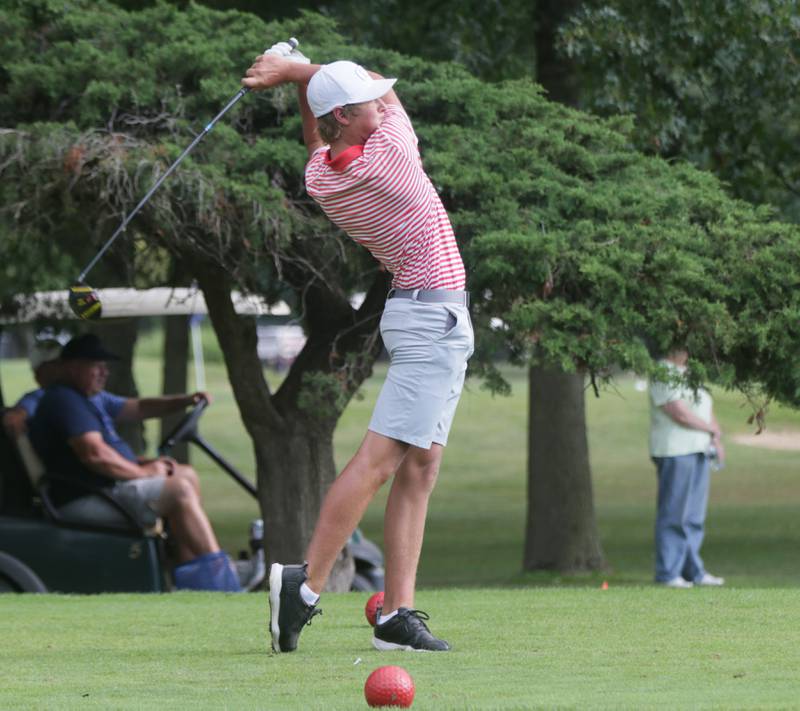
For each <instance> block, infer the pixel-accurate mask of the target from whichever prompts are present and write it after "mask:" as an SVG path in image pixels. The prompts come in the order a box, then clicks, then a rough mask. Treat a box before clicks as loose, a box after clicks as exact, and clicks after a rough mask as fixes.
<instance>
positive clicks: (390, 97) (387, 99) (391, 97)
mask: <svg viewBox="0 0 800 711" xmlns="http://www.w3.org/2000/svg"><path fill="white" fill-rule="evenodd" d="M367 73H368V74H369V75H370V76H371V77H372V78H373V79H383V78H384V77H383V76H381V75H380V74H378V72H371V71H369V70H367ZM381 99H382V100H383V103H384V104H395V105H397V106H399V107H400V108H402V107H403V104H402V103H400V99H399V98H398V97H397V94H395V92H394V89H389V93H388V94H385V95H384V96H382V97H381Z"/></svg>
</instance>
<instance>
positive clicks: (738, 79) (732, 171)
mask: <svg viewBox="0 0 800 711" xmlns="http://www.w3.org/2000/svg"><path fill="white" fill-rule="evenodd" d="M561 39H562V47H563V50H564V52H565V54H566V55H567V56H568V57H569V58H570V60H571V61H572V62H573V64H574V66H575V68H576V71H577V74H578V77H579V80H580V83H581V96H582V101H583V104H584V105H585V106H586V107H587V108H590V109H591V110H593V111H596V112H599V113H601V114H606V115H608V114H615V113H618V112H622V113H630V114H633V115H635V116H636V124H637V125H636V130H635V133H634V136H635V139H636V143H637V145H638V146H639V147H640V148H641V149H642V150H645V151H649V152H657V153H659V154H661V155H665V156H682V157H683V158H686V159H688V160H690V161H691V162H692V163H693V164H695V165H697V166H699V167H701V168H703V169H706V170H711V171H713V172H714V173H715V174H716V175H718V176H719V177H720V178H722V180H724V181H725V182H726V183H729V184H730V186H731V187H732V189H733V191H734V194H736V195H737V196H738V197H741V198H743V199H745V200H749V201H750V202H754V203H761V202H769V203H771V204H774V205H776V206H778V207H779V208H780V209H781V211H782V212H783V214H784V215H786V216H788V217H789V218H790V219H792V220H793V221H800V121H798V115H800V98H799V97H800V74H799V73H798V71H797V66H798V61H800V6H799V5H798V2H797V0H759V2H752V1H751V0H715V1H714V2H708V1H707V0H657V2H645V3H643V2H636V1H635V0H587V1H586V2H584V3H583V7H582V10H581V11H580V12H579V13H578V14H577V16H576V17H575V18H573V20H572V21H570V22H569V23H567V25H566V26H565V27H564V28H563V30H562V34H561Z"/></svg>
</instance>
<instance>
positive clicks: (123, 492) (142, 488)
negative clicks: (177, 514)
mask: <svg viewBox="0 0 800 711" xmlns="http://www.w3.org/2000/svg"><path fill="white" fill-rule="evenodd" d="M166 480H167V478H166V477H165V476H150V477H147V478H145V479H130V480H128V481H118V482H117V483H115V484H114V486H112V487H111V488H110V489H109V491H108V494H109V496H111V498H112V499H114V501H116V502H117V503H119V504H120V505H121V506H123V507H124V508H125V509H126V510H127V511H129V512H130V513H131V515H133V517H134V518H135V519H136V520H137V521H138V522H139V523H140V524H141V525H142V526H145V527H147V526H152V525H153V524H154V523H155V522H156V519H157V518H158V517H159V516H160V515H161V511H159V508H158V500H159V499H160V498H161V492H162V491H163V490H164V482H165V481H166Z"/></svg>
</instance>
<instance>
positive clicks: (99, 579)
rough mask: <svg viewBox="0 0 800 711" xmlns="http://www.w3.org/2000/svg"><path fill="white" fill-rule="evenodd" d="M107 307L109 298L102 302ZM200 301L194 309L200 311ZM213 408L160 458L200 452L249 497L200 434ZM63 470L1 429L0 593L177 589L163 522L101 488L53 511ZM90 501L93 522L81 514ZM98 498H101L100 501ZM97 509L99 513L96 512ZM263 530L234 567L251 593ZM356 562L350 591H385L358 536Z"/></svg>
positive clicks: (195, 414)
mask: <svg viewBox="0 0 800 711" xmlns="http://www.w3.org/2000/svg"><path fill="white" fill-rule="evenodd" d="M104 301H105V303H110V302H111V301H112V300H111V299H110V298H108V297H107V296H106V297H104ZM198 308H199V307H198V305H197V304H196V303H194V304H193V310H194V312H195V313H196V312H197V309H198ZM207 405H208V403H207V402H206V401H205V400H201V401H200V402H198V403H197V404H196V405H195V406H194V407H193V408H192V409H191V410H189V411H187V413H186V414H185V415H184V417H183V418H182V419H181V420H180V422H178V423H177V425H175V427H174V428H173V429H172V431H171V432H170V433H169V434H168V435H167V436H166V437H164V440H163V441H162V442H161V444H160V446H159V447H158V453H159V455H167V454H169V453H170V452H171V451H172V449H173V448H174V447H175V446H176V445H177V444H178V443H181V442H187V443H190V444H193V445H195V446H196V447H198V448H200V449H201V450H202V451H203V452H205V454H206V455H208V456H209V457H210V458H211V459H212V460H213V461H214V462H215V463H216V464H217V465H218V466H219V467H220V468H221V469H222V470H223V471H225V472H226V473H227V474H228V475H229V476H230V477H231V478H232V479H233V480H234V481H236V482H237V483H238V484H239V486H240V487H241V488H243V489H244V490H245V491H246V492H247V493H248V494H249V495H251V496H253V497H256V487H255V486H254V485H253V483H252V482H251V481H250V480H248V479H247V478H246V477H245V476H243V475H242V474H241V473H240V472H239V471H237V470H236V468H235V467H233V465H231V464H230V463H229V462H228V461H227V460H226V459H225V458H224V457H223V456H222V455H221V454H220V453H219V452H217V451H216V450H215V449H214V448H213V447H212V446H211V445H210V444H209V443H208V442H207V441H206V440H205V439H204V438H203V437H202V436H201V435H200V433H199V431H198V422H199V420H200V418H201V417H202V415H203V412H204V411H205V409H206V407H207ZM57 479H58V472H44V471H43V469H42V466H41V463H40V462H38V458H37V457H36V455H35V453H34V452H33V450H32V448H30V444H29V442H28V441H27V438H25V437H22V438H20V439H19V440H16V441H12V439H11V438H10V437H9V436H8V435H7V433H5V432H4V431H3V430H2V428H0V592H11V591H16V592H47V591H57V592H65V593H99V592H167V591H170V590H172V589H173V587H174V586H173V581H172V577H171V574H170V566H169V555H168V545H167V544H168V540H169V538H168V533H167V532H165V530H164V527H163V525H161V522H158V523H157V524H156V526H154V527H152V528H149V529H144V528H142V527H141V526H140V525H139V524H138V523H137V522H136V520H135V519H134V517H133V516H131V515H130V514H129V513H128V512H127V511H126V510H125V509H124V507H122V506H120V505H119V504H118V503H117V502H116V501H114V500H113V499H111V498H109V497H108V496H106V495H105V494H104V492H103V490H102V489H97V490H95V489H89V488H87V490H86V496H85V497H82V498H80V499H77V500H76V501H73V502H70V504H67V505H66V506H62V507H56V506H55V505H54V504H53V502H52V500H51V497H50V495H49V490H50V487H51V485H52V483H53V482H54V481H55V480H57ZM89 497H92V498H93V499H94V501H93V506H92V509H93V514H92V516H91V518H87V516H86V515H85V514H84V513H83V511H82V509H83V507H84V506H85V504H86V502H87V500H88V498H89ZM98 499H99V501H98ZM98 504H100V507H101V508H102V511H101V512H99V513H98ZM262 534H263V526H262V525H261V522H260V521H255V522H253V523H252V524H251V526H250V536H249V538H250V540H249V550H248V551H246V552H243V554H242V555H240V560H239V561H237V569H238V573H239V578H240V581H241V583H242V586H243V588H244V589H246V590H256V589H260V588H261V587H263V584H264V581H265V577H266V575H265V574H266V565H265V561H264V551H263V545H262ZM347 547H348V550H349V552H350V553H351V554H352V556H353V558H354V560H355V567H356V571H355V576H354V579H353V583H352V589H354V590H362V591H373V590H382V589H383V567H382V566H383V556H382V554H381V551H380V549H379V548H378V547H377V546H376V545H375V544H374V543H372V542H370V541H368V540H367V539H365V538H364V537H363V536H362V535H361V533H360V531H356V532H355V533H354V534H353V536H352V537H351V539H350V541H349V543H348V546H347Z"/></svg>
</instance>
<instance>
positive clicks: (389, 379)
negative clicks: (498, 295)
mask: <svg viewBox="0 0 800 711" xmlns="http://www.w3.org/2000/svg"><path fill="white" fill-rule="evenodd" d="M381 336H382V337H383V344H384V345H385V346H386V350H387V351H388V352H389V358H390V364H389V372H388V373H387V374H386V382H385V383H384V384H383V388H382V389H381V392H380V395H379V396H378V401H377V402H376V403H375V410H374V412H373V413H372V420H371V421H370V423H369V429H370V430H371V431H372V432H376V433H378V434H381V435H384V436H386V437H391V438H392V439H396V440H399V441H401V442H406V443H408V444H411V445H413V446H415V447H420V448H421V449H430V447H431V444H432V443H436V444H441V445H443V446H444V445H446V444H447V435H448V433H449V432H450V425H451V424H452V423H453V416H454V415H455V412H456V406H457V405H458V400H459V398H460V397H461V389H462V387H463V385H464V375H465V374H466V371H467V360H469V357H470V356H471V355H472V352H473V350H474V335H473V332H472V322H471V321H470V317H469V310H468V309H467V307H466V306H462V305H460V304H451V303H436V304H431V303H426V302H421V301H415V300H413V299H389V300H388V301H387V302H386V307H385V308H384V311H383V317H382V318H381Z"/></svg>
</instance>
